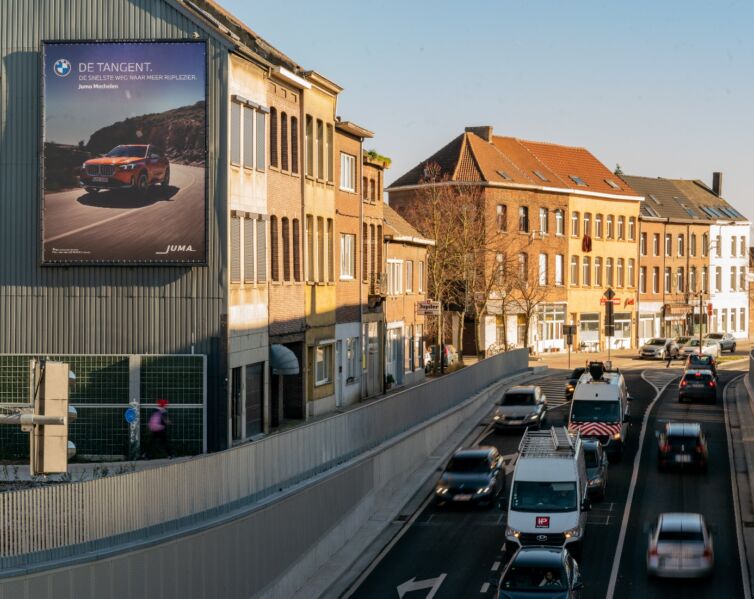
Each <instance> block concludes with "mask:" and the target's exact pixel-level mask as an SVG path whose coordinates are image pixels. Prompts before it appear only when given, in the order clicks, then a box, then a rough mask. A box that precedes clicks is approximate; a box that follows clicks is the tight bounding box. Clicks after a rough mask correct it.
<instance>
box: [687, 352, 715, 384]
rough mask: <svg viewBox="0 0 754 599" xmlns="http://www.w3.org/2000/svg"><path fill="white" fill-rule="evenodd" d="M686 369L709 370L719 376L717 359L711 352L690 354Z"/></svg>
mask: <svg viewBox="0 0 754 599" xmlns="http://www.w3.org/2000/svg"><path fill="white" fill-rule="evenodd" d="M685 370H709V371H711V372H712V374H713V375H714V376H715V378H717V360H716V359H715V356H712V355H709V354H698V353H696V354H689V357H688V358H686V365H685Z"/></svg>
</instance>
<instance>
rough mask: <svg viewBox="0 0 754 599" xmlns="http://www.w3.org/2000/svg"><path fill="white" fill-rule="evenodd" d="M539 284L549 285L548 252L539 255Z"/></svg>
mask: <svg viewBox="0 0 754 599" xmlns="http://www.w3.org/2000/svg"><path fill="white" fill-rule="evenodd" d="M539 284H540V285H542V286H544V285H547V254H540V255H539Z"/></svg>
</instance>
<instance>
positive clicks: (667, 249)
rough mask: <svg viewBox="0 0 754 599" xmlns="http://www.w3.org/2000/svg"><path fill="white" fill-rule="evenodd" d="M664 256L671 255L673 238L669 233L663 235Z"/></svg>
mask: <svg viewBox="0 0 754 599" xmlns="http://www.w3.org/2000/svg"><path fill="white" fill-rule="evenodd" d="M665 255H666V256H672V255H673V236H672V235H671V234H670V233H665Z"/></svg>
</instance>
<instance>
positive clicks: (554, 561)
mask: <svg viewBox="0 0 754 599" xmlns="http://www.w3.org/2000/svg"><path fill="white" fill-rule="evenodd" d="M563 551H566V550H565V549H563V548H555V547H521V548H520V549H519V550H518V551H517V552H516V554H515V555H514V556H513V560H512V562H511V563H515V564H516V565H517V566H545V567H546V566H560V562H561V561H562V560H563Z"/></svg>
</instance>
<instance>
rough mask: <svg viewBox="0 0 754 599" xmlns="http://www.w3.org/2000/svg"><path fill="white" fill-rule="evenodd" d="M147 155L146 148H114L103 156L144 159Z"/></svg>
mask: <svg viewBox="0 0 754 599" xmlns="http://www.w3.org/2000/svg"><path fill="white" fill-rule="evenodd" d="M146 155H147V146H116V147H114V148H113V149H112V150H110V151H109V152H108V153H107V154H105V156H110V157H112V158H144V157H145V156H146Z"/></svg>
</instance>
